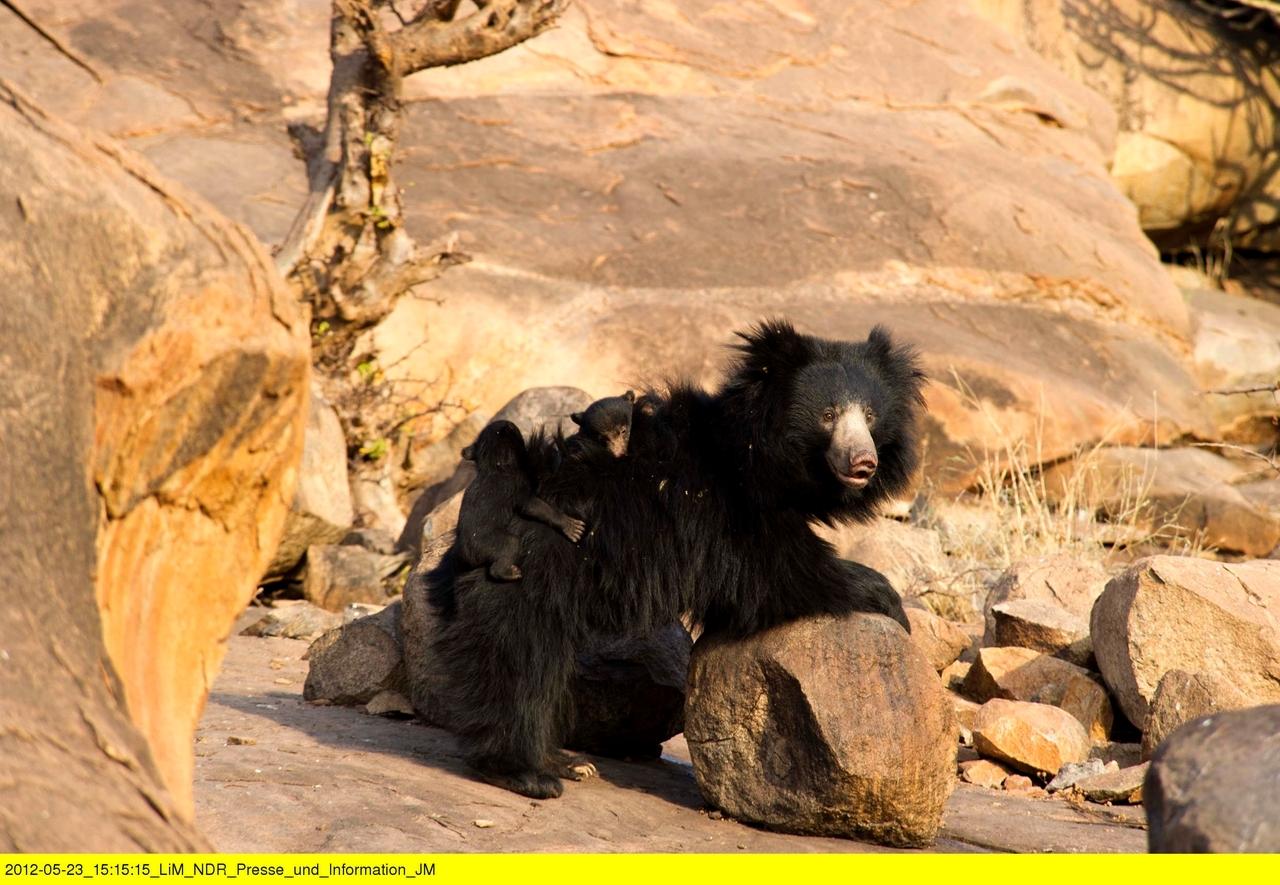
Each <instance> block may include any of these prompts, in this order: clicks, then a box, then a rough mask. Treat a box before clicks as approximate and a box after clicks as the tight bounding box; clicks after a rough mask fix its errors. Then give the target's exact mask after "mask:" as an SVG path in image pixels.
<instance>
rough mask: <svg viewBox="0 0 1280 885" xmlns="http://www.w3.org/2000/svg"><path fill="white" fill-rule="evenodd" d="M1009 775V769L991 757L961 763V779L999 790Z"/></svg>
mask: <svg viewBox="0 0 1280 885" xmlns="http://www.w3.org/2000/svg"><path fill="white" fill-rule="evenodd" d="M1008 776H1009V769H1007V768H1005V767H1004V766H1003V765H1000V764H998V763H995V762H992V761H991V760H989V759H978V760H977V761H975V762H961V763H960V779H961V780H963V781H964V782H965V783H969V784H975V785H977V786H979V787H987V788H989V789H992V790H998V789H1000V785H1001V784H1003V783H1004V779H1005V778H1007V777H1008Z"/></svg>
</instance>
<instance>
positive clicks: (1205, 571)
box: [1090, 556, 1280, 723]
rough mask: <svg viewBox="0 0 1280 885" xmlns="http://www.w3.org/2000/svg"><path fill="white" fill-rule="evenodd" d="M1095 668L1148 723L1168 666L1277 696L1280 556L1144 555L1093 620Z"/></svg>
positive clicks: (1262, 697) (1251, 697)
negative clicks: (1224, 559)
mask: <svg viewBox="0 0 1280 885" xmlns="http://www.w3.org/2000/svg"><path fill="white" fill-rule="evenodd" d="M1090 634H1091V635H1092V637H1093V653H1094V656H1095V658H1096V659H1097V662H1098V669H1099V670H1101V671H1102V676H1103V678H1104V679H1105V680H1106V682H1107V685H1108V687H1110V689H1111V692H1112V694H1113V695H1114V696H1115V699H1116V701H1117V702H1118V703H1119V704H1120V707H1121V709H1123V710H1124V713H1125V715H1126V716H1127V717H1128V718H1129V721H1130V722H1133V723H1144V722H1145V721H1146V718H1147V713H1148V711H1149V707H1150V703H1151V699H1152V698H1153V697H1154V695H1155V691H1156V686H1157V685H1158V684H1159V682H1160V679H1161V677H1162V676H1164V674H1165V673H1168V672H1169V671H1170V670H1184V671H1186V672H1188V673H1202V674H1209V675H1211V676H1215V677H1218V678H1219V679H1221V680H1222V681H1224V682H1227V683H1230V684H1231V685H1233V686H1235V687H1236V688H1237V689H1238V690H1239V692H1240V694H1241V695H1242V696H1243V697H1244V698H1245V699H1246V700H1247V701H1248V702H1249V703H1251V704H1264V703H1269V702H1275V701H1280V679H1277V678H1276V675H1277V673H1280V562H1275V561H1266V560H1260V561H1254V562H1243V563H1225V562H1211V561H1208V560H1203V559H1195V558H1191V557H1180V556H1153V557H1150V558H1148V559H1144V560H1140V561H1139V562H1137V563H1135V564H1134V565H1133V566H1131V567H1130V568H1129V569H1127V570H1126V571H1125V572H1123V573H1122V574H1120V575H1118V576H1117V577H1116V578H1114V579H1113V580H1112V581H1110V582H1109V583H1108V584H1107V589H1106V591H1105V592H1104V593H1103V594H1102V596H1100V597H1099V598H1098V603H1097V605H1096V606H1094V610H1093V615H1092V618H1091V620H1090Z"/></svg>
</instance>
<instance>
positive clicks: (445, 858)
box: [0, 853, 1280, 885]
mask: <svg viewBox="0 0 1280 885" xmlns="http://www.w3.org/2000/svg"><path fill="white" fill-rule="evenodd" d="M1010 876H1016V877H1025V878H1019V879H1013V880H1011V879H1009V878H1008V877H1010ZM1152 876H1156V877H1159V883H1160V885H1175V883H1178V882H1180V881H1186V882H1189V883H1190V882H1194V883H1196V885H1204V883H1205V882H1208V881H1214V880H1216V879H1217V878H1218V877H1222V876H1229V877H1231V880H1230V881H1231V885H1241V883H1242V882H1267V883H1273V882H1277V881H1280V855H1252V856H1248V855H1245V856H1241V855H1233V856H1221V855H1220V856H1215V857H1209V856H1194V857H1189V856H1185V855H1184V856H1178V855H1155V856H1152V855H990V854H987V855H978V854H971V855H964V854H910V853H908V854H842V855H829V854H828V855H815V854H803V855H797V854H613V855H602V854H535V855H529V854H420V855H418V854H412V855H404V854H346V855H334V854H239V855H235V854H210V855H143V854H135V855H128V854H62V855H5V856H2V857H0V885H28V883H30V885H36V883H45V882H48V883H53V882H63V883H66V882H70V881H72V880H80V881H84V880H90V881H95V880H96V881H97V882H100V883H104V885H105V883H112V885H114V883H126V882H129V883H135V882H150V883H154V882H157V881H162V882H163V881H167V882H168V885H178V882H179V881H194V882H199V883H202V885H203V883H209V885H212V883H220V882H237V883H239V885H271V883H279V882H283V881H295V882H296V881H302V882H322V881H330V880H337V881H341V882H344V883H345V882H351V883H379V885H383V883H389V882H414V881H431V882H433V883H434V882H449V883H454V882H466V883H471V882H476V883H487V882H496V883H502V885H507V883H512V882H520V881H522V880H529V881H534V882H539V883H541V882H551V883H555V885H561V883H575V882H584V883H591V885H597V883H599V885H613V883H619V885H625V883H631V882H636V883H646V885H649V883H655V882H658V883H663V885H666V883H670V885H677V883H679V885H684V883H707V882H712V883H720V882H723V881H725V880H726V879H727V880H728V882H730V883H732V885H748V883H755V882H759V883H768V885H793V883H794V885H826V883H839V882H844V881H851V882H856V883H857V885H880V883H888V885H910V883H914V882H920V883H922V885H940V883H942V885H945V883H953V882H966V881H974V882H983V881H991V882H995V883H1010V882H1025V883H1034V885H1051V883H1057V882H1061V883H1064V885H1080V883H1083V882H1098V881H1119V882H1143V881H1149V880H1150V877H1152ZM1206 876H1209V877H1213V878H1212V879H1206V878H1205V877H1206ZM867 877H871V878H870V879H868V878H867ZM968 877H974V878H973V879H972V880H970V879H969V878H968ZM988 877H999V878H995V879H989V878H988Z"/></svg>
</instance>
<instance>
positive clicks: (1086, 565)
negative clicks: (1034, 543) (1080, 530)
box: [983, 556, 1107, 645]
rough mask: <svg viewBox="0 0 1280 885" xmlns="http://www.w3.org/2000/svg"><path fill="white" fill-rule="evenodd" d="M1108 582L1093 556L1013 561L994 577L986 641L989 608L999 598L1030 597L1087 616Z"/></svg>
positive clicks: (991, 639) (991, 632) (990, 633)
mask: <svg viewBox="0 0 1280 885" xmlns="http://www.w3.org/2000/svg"><path fill="white" fill-rule="evenodd" d="M1106 586H1107V573H1106V571H1105V570H1104V569H1103V568H1102V566H1101V565H1099V564H1098V563H1096V562H1094V561H1093V560H1087V559H1077V558H1075V557H1072V556H1046V557H1042V558H1040V559H1034V560H1027V561H1025V562H1019V563H1015V564H1014V565H1012V566H1011V567H1010V568H1009V570H1008V571H1006V572H1005V573H1004V574H1003V575H1001V576H1000V578H999V579H998V580H997V581H996V583H995V586H994V587H992V588H991V593H990V594H989V595H988V596H987V604H986V607H985V610H984V614H985V617H986V627H987V632H986V634H985V635H984V636H983V643H984V644H985V645H992V644H994V643H995V629H996V622H995V615H994V614H992V608H993V607H994V606H996V605H998V604H1000V603H1002V602H1013V601H1016V600H1021V599H1029V600H1033V601H1037V602H1045V603H1050V604H1053V605H1057V606H1061V607H1062V608H1064V609H1066V610H1067V612H1069V613H1070V614H1073V615H1075V616H1077V617H1081V618H1088V617H1089V613H1090V612H1092V611H1093V601H1094V600H1095V599H1097V598H1098V596H1099V595H1101V593H1102V590H1103V588H1104V587H1106Z"/></svg>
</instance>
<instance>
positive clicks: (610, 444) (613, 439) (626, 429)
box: [569, 390, 636, 458]
mask: <svg viewBox="0 0 1280 885" xmlns="http://www.w3.org/2000/svg"><path fill="white" fill-rule="evenodd" d="M635 402H636V394H635V391H633V390H628V391H627V392H626V393H624V394H623V395H622V396H607V397H605V398H604V399H598V400H596V401H595V402H593V403H592V404H591V405H589V406H587V408H586V409H585V410H584V411H581V412H574V413H573V414H572V415H570V416H569V418H570V419H571V420H572V421H573V423H574V424H577V425H578V432H577V433H576V434H574V435H573V436H572V437H570V439H582V440H590V441H592V442H596V443H599V444H600V445H602V446H604V447H605V448H606V449H608V450H609V454H611V455H613V457H615V458H621V457H623V456H624V455H626V454H627V447H628V445H629V444H630V442H631V415H632V411H633V410H634V408H635Z"/></svg>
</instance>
